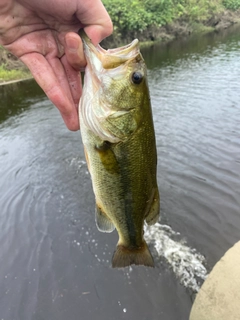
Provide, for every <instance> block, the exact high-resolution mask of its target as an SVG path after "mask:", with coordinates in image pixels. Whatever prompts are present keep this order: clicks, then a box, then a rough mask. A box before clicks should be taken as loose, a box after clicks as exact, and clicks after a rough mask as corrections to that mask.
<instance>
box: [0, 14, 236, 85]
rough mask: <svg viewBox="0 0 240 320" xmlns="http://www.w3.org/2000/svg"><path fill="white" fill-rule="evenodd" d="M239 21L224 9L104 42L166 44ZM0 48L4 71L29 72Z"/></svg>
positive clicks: (105, 44) (111, 44)
mask: <svg viewBox="0 0 240 320" xmlns="http://www.w3.org/2000/svg"><path fill="white" fill-rule="evenodd" d="M236 24H240V10H237V11H230V10H224V11H222V12H220V13H217V14H213V16H212V17H211V18H210V19H208V20H207V21H204V22H190V21H184V20H181V19H179V20H176V21H173V22H172V23H170V24H167V25H165V26H162V27H157V26H151V27H149V28H147V29H146V30H144V31H142V32H140V31H138V32H131V31H129V32H128V33H127V34H125V35H124V36H123V35H116V34H115V33H113V34H112V35H111V36H110V37H108V38H107V39H104V40H103V41H102V42H101V45H102V46H103V47H104V48H114V47H119V46H122V45H126V43H130V42H131V41H132V40H133V39H135V38H137V39H138V40H139V42H140V47H146V46H151V45H153V44H155V43H162V44H166V43H169V42H172V41H174V40H177V39H178V40H179V39H181V38H189V37H191V36H193V35H198V34H199V35H201V34H206V33H212V32H221V31H223V30H225V29H228V28H230V27H231V26H233V25H236ZM0 49H1V50H0V67H1V64H3V65H6V66H7V68H6V70H4V72H6V74H7V72H9V73H10V72H11V71H13V70H19V71H20V72H21V71H22V72H23V73H24V72H25V75H26V66H25V65H24V64H23V63H22V62H21V61H20V60H18V59H17V58H16V57H15V56H13V55H12V54H11V53H9V52H7V51H6V50H5V49H3V48H0ZM28 72H29V75H27V77H23V78H21V77H17V78H16V79H13V80H12V79H11V80H6V81H4V80H1V78H0V86H5V85H8V84H12V83H15V82H19V81H25V80H29V79H31V78H33V77H32V76H31V73H30V71H27V73H28Z"/></svg>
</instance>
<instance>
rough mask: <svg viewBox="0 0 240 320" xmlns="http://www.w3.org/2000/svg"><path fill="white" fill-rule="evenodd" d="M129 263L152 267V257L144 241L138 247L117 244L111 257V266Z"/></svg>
mask: <svg viewBox="0 0 240 320" xmlns="http://www.w3.org/2000/svg"><path fill="white" fill-rule="evenodd" d="M131 264H136V265H144V266H146V267H154V261H153V257H152V255H151V253H150V251H149V249H148V246H147V244H146V242H145V241H144V242H143V245H142V246H141V247H140V248H126V247H124V246H122V245H118V246H117V249H116V251H115V252H114V254H113V258H112V267H113V268H124V267H127V266H130V265H131Z"/></svg>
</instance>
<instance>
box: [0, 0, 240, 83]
mask: <svg viewBox="0 0 240 320" xmlns="http://www.w3.org/2000/svg"><path fill="white" fill-rule="evenodd" d="M103 3H104V5H105V7H106V9H107V10H108V12H109V14H110V16H111V18H112V21H113V25H114V32H113V34H112V35H111V36H110V37H109V38H107V39H106V40H104V41H103V46H105V47H116V46H120V45H123V44H127V43H128V42H130V41H132V40H133V39H134V38H138V39H139V40H140V41H141V42H142V43H152V42H153V41H165V42H166V41H171V40H173V39H175V38H179V37H186V36H189V35H191V34H193V33H202V32H213V31H216V32H218V31H220V30H222V29H226V28H228V27H229V26H231V25H232V24H234V23H239V22H240V0H212V1H208V0H103ZM29 77H30V72H29V71H28V69H27V68H26V67H25V66H24V65H23V64H22V63H21V62H20V61H19V60H18V59H16V58H15V57H14V56H13V55H12V54H10V53H9V52H7V51H6V50H4V49H3V47H1V46H0V84H1V83H5V82H8V81H12V80H17V79H24V78H29Z"/></svg>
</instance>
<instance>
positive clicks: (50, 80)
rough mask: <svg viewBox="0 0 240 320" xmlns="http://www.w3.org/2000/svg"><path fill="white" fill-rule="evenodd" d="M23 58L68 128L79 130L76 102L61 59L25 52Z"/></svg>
mask: <svg viewBox="0 0 240 320" xmlns="http://www.w3.org/2000/svg"><path fill="white" fill-rule="evenodd" d="M21 60H22V61H23V62H24V63H25V64H26V65H27V66H28V68H29V69H30V71H31V73H32V75H33V76H34V78H35V79H36V81H37V83H38V84H39V85H40V87H41V88H42V89H43V90H44V91H45V93H46V95H47V96H48V98H49V99H50V100H51V101H52V102H53V103H54V104H55V106H56V107H57V108H58V110H59V111H60V113H61V115H62V118H63V120H64V122H65V124H66V126H67V127H68V129H69V130H72V131H76V130H79V119H78V112H77V108H76V104H75V103H74V101H73V98H72V94H71V90H70V88H69V84H68V79H67V77H66V74H65V70H64V68H63V65H62V63H61V61H60V60H59V59H58V58H55V59H52V60H49V61H48V60H47V59H46V58H45V57H43V56H42V55H41V54H39V53H29V54H25V55H23V56H22V57H21ZM77 90H78V89H77Z"/></svg>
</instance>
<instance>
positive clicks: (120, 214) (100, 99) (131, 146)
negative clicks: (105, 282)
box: [79, 30, 159, 267]
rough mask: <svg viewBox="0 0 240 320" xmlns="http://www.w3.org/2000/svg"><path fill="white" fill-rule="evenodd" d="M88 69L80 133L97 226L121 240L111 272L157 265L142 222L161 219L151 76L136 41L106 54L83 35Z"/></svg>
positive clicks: (82, 33) (82, 103)
mask: <svg viewBox="0 0 240 320" xmlns="http://www.w3.org/2000/svg"><path fill="white" fill-rule="evenodd" d="M79 34H80V36H81V38H82V41H83V46H84V52H85V57H86V60H87V66H86V69H85V78H84V87H83V92H82V97H81V100H80V104H79V116H80V128H81V135H82V141H83V145H84V150H85V156H86V161H87V164H88V169H89V172H90V174H91V178H92V184H93V191H94V194H95V198H96V224H97V227H98V229H99V230H100V231H102V232H112V231H113V230H114V229H115V228H116V229H117V232H118V235H119V241H118V244H117V248H116V251H115V253H114V255H113V258H112V266H113V267H126V266H129V265H131V264H136V265H145V266H151V267H153V266H154V262H153V258H152V255H151V253H150V251H149V249H148V246H147V244H146V242H145V240H144V236H143V233H144V231H143V226H144V221H146V222H147V224H149V225H151V224H154V223H155V222H156V221H157V220H158V217H159V192H158V186H157V181H156V167H157V153H156V143H155V134H154V127H153V120H152V111H151V104H150V97H149V90H148V84H147V71H146V66H145V63H144V60H143V57H142V55H141V53H140V50H139V45H138V40H134V41H133V42H132V43H131V44H129V45H127V46H124V47H121V48H116V49H111V50H104V49H103V48H102V47H101V46H100V45H98V46H97V47H95V46H94V45H93V44H92V43H91V41H90V39H89V38H88V37H87V35H86V34H85V32H84V31H83V30H81V31H80V32H79Z"/></svg>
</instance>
